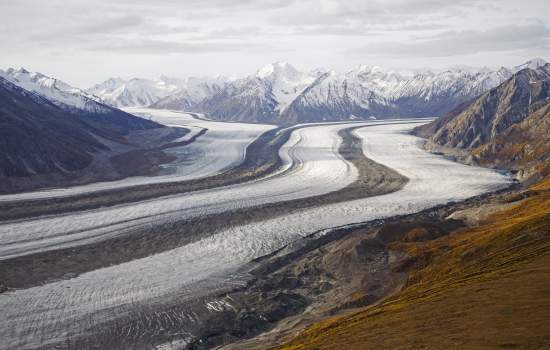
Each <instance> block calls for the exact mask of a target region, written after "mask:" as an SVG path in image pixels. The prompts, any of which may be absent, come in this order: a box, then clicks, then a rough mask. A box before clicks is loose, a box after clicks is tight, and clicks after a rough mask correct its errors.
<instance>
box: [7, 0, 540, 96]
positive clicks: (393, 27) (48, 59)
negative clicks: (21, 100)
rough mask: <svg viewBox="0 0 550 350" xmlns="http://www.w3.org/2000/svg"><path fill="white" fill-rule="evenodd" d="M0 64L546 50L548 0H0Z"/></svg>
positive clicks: (148, 69)
mask: <svg viewBox="0 0 550 350" xmlns="http://www.w3.org/2000/svg"><path fill="white" fill-rule="evenodd" d="M0 18H1V21H0V52H1V54H0V68H8V67H21V66H23V67H25V68H27V69H29V70H33V71H41V72H43V73H45V74H48V75H52V76H55V77H58V78H60V79H62V80H65V81H67V82H69V83H71V84H73V85H76V86H80V87H89V86H90V85H92V84H94V83H96V82H99V81H102V80H104V79H106V78H108V77H110V76H122V77H133V76H139V77H148V78H154V77H157V76H159V75H160V74H166V75H170V76H188V75H194V76H201V75H214V74H223V75H229V76H241V75H245V74H249V73H252V72H254V71H255V70H256V69H257V68H259V67H260V66H262V65H264V64H266V63H269V62H274V61H287V62H290V63H292V64H293V65H295V66H296V67H298V68H301V69H313V68H317V67H326V68H332V69H337V70H346V69H350V68H353V67H354V66H356V65H358V64H369V65H379V66H383V67H388V68H424V67H435V68H442V67H445V66H449V65H455V64H465V65H473V66H483V65H487V66H500V65H505V66H513V65H516V64H519V63H522V62H523V61H525V60H527V59H529V58H533V57H541V58H544V59H546V60H547V61H550V1H549V0H522V1H519V0H441V1H439V0H379V1H370V0H344V1H336V0H0Z"/></svg>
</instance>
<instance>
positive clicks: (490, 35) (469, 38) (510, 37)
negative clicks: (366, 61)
mask: <svg viewBox="0 0 550 350" xmlns="http://www.w3.org/2000/svg"><path fill="white" fill-rule="evenodd" d="M530 48H539V49H540V48H543V49H548V50H549V52H550V27H548V26H546V25H543V24H531V25H508V26H500V27H495V28H492V29H489V30H485V31H473V30H468V31H446V32H444V33H441V34H438V35H434V36H431V37H425V38H416V39H415V40H411V41H407V42H382V43H373V44H371V45H368V46H364V47H362V48H360V49H357V50H350V52H351V53H355V54H360V55H367V56H395V55H402V56H415V57H446V56H454V55H466V54H476V53H479V52H493V51H515V50H523V49H530Z"/></svg>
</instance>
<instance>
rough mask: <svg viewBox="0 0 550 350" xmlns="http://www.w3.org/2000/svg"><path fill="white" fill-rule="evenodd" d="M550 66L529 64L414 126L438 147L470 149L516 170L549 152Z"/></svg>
mask: <svg viewBox="0 0 550 350" xmlns="http://www.w3.org/2000/svg"><path fill="white" fill-rule="evenodd" d="M549 124H550V64H546V65H544V66H541V67H539V68H537V69H530V68H526V69H523V70H521V71H519V72H517V73H516V74H514V75H513V76H512V77H511V78H510V79H508V80H506V81H505V82H504V83H502V84H501V85H499V86H498V87H496V88H494V89H491V90H490V91H488V92H486V93H484V94H482V95H481V96H479V97H478V98H476V99H475V100H473V101H471V102H470V103H467V104H464V105H462V106H460V107H459V108H457V109H456V110H454V111H452V112H451V113H449V114H448V115H446V116H445V117H442V118H440V119H438V120H435V121H433V122H432V123H430V124H427V125H424V126H421V127H418V128H416V129H415V131H414V132H415V134H416V135H419V136H422V137H426V138H429V140H430V141H431V142H433V143H434V144H437V145H441V146H445V147H450V148H461V149H465V150H468V151H469V152H470V153H471V154H472V157H473V160H474V161H476V162H478V163H481V164H486V165H492V166H498V167H506V168H517V167H520V168H521V167H524V166H526V165H528V163H532V162H545V161H547V160H548V154H549V153H550V146H549V145H550V143H549V142H548V141H549V136H548V135H549V133H550V125H549Z"/></svg>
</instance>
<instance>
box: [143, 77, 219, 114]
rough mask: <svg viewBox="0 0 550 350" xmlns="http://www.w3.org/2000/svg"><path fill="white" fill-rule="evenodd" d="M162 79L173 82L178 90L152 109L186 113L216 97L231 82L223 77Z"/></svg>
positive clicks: (160, 100) (153, 104)
mask: <svg viewBox="0 0 550 350" xmlns="http://www.w3.org/2000/svg"><path fill="white" fill-rule="evenodd" d="M161 79H164V80H165V81H171V82H173V83H174V84H175V85H177V86H178V90H177V91H176V92H175V93H174V94H171V95H168V96H166V97H164V98H161V99H159V100H158V101H156V102H154V103H152V104H151V107H153V108H163V109H174V110H184V111H186V110H190V109H191V108H192V107H193V106H195V105H197V104H199V103H200V102H202V101H203V100H204V99H205V98H207V97H209V96H213V95H215V94H216V93H218V92H219V91H220V90H222V89H223V88H224V87H225V85H226V83H227V82H228V81H229V80H228V79H227V78H226V77H223V76H217V77H212V78H208V77H206V78H197V77H188V78H184V79H174V78H167V77H161Z"/></svg>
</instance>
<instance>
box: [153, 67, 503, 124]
mask: <svg viewBox="0 0 550 350" xmlns="http://www.w3.org/2000/svg"><path fill="white" fill-rule="evenodd" d="M512 74H513V71H512V70H510V69H507V68H504V67H502V68H500V69H496V70H492V69H487V68H483V69H461V68H453V69H449V70H446V71H443V72H432V71H423V72H416V73H410V72H399V71H394V70H386V69H383V68H381V67H378V66H374V67H369V66H365V65H362V66H359V67H357V68H356V69H354V70H351V71H349V72H346V73H337V72H334V71H323V70H320V69H316V70H314V71H311V72H307V73H304V72H300V71H298V70H297V69H296V68H294V67H292V66H291V65H289V64H286V63H274V64H271V65H268V66H266V67H264V68H261V69H260V70H258V71H257V72H256V74H253V75H251V76H248V77H245V78H243V79H239V80H236V81H234V82H230V83H228V84H227V85H226V87H225V88H224V89H221V90H220V91H218V92H217V93H216V94H214V95H212V96H210V97H206V98H205V99H204V100H202V102H200V103H198V104H196V105H193V104H192V103H188V104H186V105H185V107H184V108H182V109H183V110H187V111H194V112H201V113H205V114H207V115H208V116H210V117H211V118H214V119H220V120H240V121H252V122H254V121H255V122H271V123H278V124H290V123H298V122H314V121H321V120H327V121H328V120H348V119H365V118H372V117H376V118H384V117H396V116H399V117H419V116H438V115H442V114H444V113H446V112H448V111H450V110H452V109H454V108H456V107H457V106H458V105H460V104H461V103H464V102H465V101H468V100H470V99H472V98H474V97H476V96H478V95H479V94H481V93H483V92H485V91H487V90H489V89H491V88H493V87H495V86H497V85H499V84H500V83H502V82H503V81H504V80H506V79H507V78H509V77H510V76H511V75H512ZM155 107H159V108H162V106H158V105H156V106H155Z"/></svg>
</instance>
